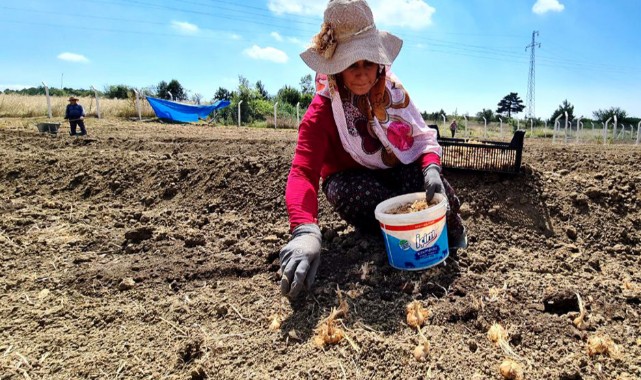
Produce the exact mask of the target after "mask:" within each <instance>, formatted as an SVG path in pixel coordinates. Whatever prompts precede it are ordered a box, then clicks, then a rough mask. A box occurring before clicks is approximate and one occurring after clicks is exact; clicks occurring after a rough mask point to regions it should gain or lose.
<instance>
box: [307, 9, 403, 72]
mask: <svg viewBox="0 0 641 380" xmlns="http://www.w3.org/2000/svg"><path fill="white" fill-rule="evenodd" d="M402 45H403V40H401V39H400V38H398V37H396V36H394V35H393V34H390V33H387V32H384V31H379V30H378V29H376V25H375V24H374V16H373V15H372V10H371V9H370V8H369V6H368V5H367V1H365V0H330V1H329V3H328V4H327V9H325V17H324V20H323V25H322V27H321V31H320V33H318V34H317V35H316V36H315V37H314V39H313V40H312V46H311V47H310V48H309V49H307V50H305V51H304V52H302V53H301V55H300V56H301V58H302V59H303V61H305V63H306V64H307V66H309V67H310V68H311V69H312V70H314V71H315V72H317V73H322V74H336V73H340V72H341V71H343V70H345V69H346V68H348V67H349V66H350V65H351V64H353V63H354V62H357V61H360V60H367V61H370V62H374V63H378V64H381V65H391V64H392V62H393V61H394V59H395V58H396V56H397V55H398V52H399V51H400V50H401V46H402Z"/></svg>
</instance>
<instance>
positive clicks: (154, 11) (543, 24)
mask: <svg viewBox="0 0 641 380" xmlns="http://www.w3.org/2000/svg"><path fill="white" fill-rule="evenodd" d="M369 4H370V6H371V7H372V9H373V12H374V17H375V20H376V23H377V26H378V28H379V29H382V30H387V31H390V32H392V33H394V34H396V35H398V36H399V37H401V38H402V39H403V40H404V45H403V49H402V50H401V53H400V55H399V57H398V58H397V60H396V62H395V63H394V66H393V67H392V69H393V71H394V72H395V73H396V74H397V76H398V77H399V78H400V79H401V81H402V82H403V83H404V85H405V87H406V88H407V89H408V90H409V92H410V94H411V95H412V97H413V99H414V101H415V103H416V105H417V106H418V108H419V109H421V110H425V111H428V112H432V111H438V110H440V109H444V110H445V111H446V112H447V113H450V114H451V113H454V112H457V113H458V114H459V115H463V114H465V113H468V114H469V115H475V114H476V113H477V112H478V111H480V110H481V109H483V108H489V109H492V110H496V105H497V103H498V102H499V101H500V100H501V98H502V97H503V96H505V95H507V94H508V93H509V92H517V93H518V94H519V96H520V97H521V98H522V99H523V101H524V102H526V100H527V89H528V73H529V61H530V52H529V50H528V51H526V49H525V47H526V46H527V45H528V44H530V42H531V39H532V32H533V31H534V30H536V31H538V32H539V35H538V36H537V42H540V43H541V47H540V48H538V47H537V48H536V66H535V68H536V77H535V78H536V81H535V85H536V86H535V114H536V116H538V117H541V118H543V119H547V118H549V117H550V116H551V114H552V112H553V111H554V110H555V109H556V108H557V107H558V106H559V105H560V104H561V102H562V101H563V100H564V99H567V100H568V101H569V102H570V103H571V104H573V105H574V106H575V115H576V116H579V115H583V116H585V117H591V116H592V112H593V111H595V110H597V109H606V108H610V107H621V108H622V109H623V110H625V111H626V112H627V113H628V115H629V116H636V117H641V38H639V33H640V29H639V27H638V18H639V15H641V1H639V0H609V1H603V0H600V1H599V0H465V1H463V0H387V1H382V0H370V1H369ZM325 5H326V2H325V1H320V0H306V1H303V0H251V1H232V0H183V1H170V0H91V1H88V0H85V1H79V0H76V1H74V0H20V1H15V0H2V1H1V2H0V35H1V36H2V38H0V89H4V88H20V87H31V86H37V85H39V84H40V82H41V81H45V82H47V83H48V84H49V86H51V87H60V84H61V82H62V84H63V85H64V86H65V87H74V88H89V87H90V86H91V85H94V86H95V87H96V88H98V89H102V88H104V86H105V85H109V84H126V85H129V86H134V87H147V86H150V85H154V84H157V83H158V82H159V81H161V80H165V81H169V80H171V79H177V80H178V81H180V83H181V84H182V85H183V86H184V87H185V88H186V89H188V90H190V91H191V92H192V93H200V94H202V95H203V96H204V98H205V99H211V98H212V97H213V94H214V93H215V91H216V90H217V89H218V88H219V87H224V88H227V89H229V90H233V89H235V88H236V87H237V86H238V76H239V75H242V76H244V77H246V78H247V79H248V80H249V82H250V83H252V84H253V83H256V82H257V81H259V80H260V81H262V82H263V84H264V85H265V87H266V89H267V91H268V92H269V93H270V94H275V93H276V92H277V91H278V90H279V89H280V88H282V87H283V86H284V85H289V86H294V87H299V82H300V78H301V77H303V76H304V75H306V74H312V72H311V70H310V69H309V68H308V67H307V66H305V64H304V63H303V62H302V60H301V59H300V57H299V56H298V55H299V53H300V52H301V51H303V50H304V49H305V47H306V45H307V44H308V42H309V41H310V39H311V37H312V36H313V35H314V34H315V33H317V32H318V30H319V28H320V24H321V22H322V13H323V9H324V7H325ZM524 116H525V113H521V114H519V117H524Z"/></svg>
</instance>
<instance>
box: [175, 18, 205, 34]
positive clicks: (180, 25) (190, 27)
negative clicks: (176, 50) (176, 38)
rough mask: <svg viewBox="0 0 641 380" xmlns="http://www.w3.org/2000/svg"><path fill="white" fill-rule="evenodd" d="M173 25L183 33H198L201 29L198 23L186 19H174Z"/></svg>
mask: <svg viewBox="0 0 641 380" xmlns="http://www.w3.org/2000/svg"><path fill="white" fill-rule="evenodd" d="M171 27H172V29H174V30H177V31H179V32H180V33H183V34H196V33H198V31H199V30H200V29H199V28H198V25H195V24H192V23H189V22H186V21H172V22H171Z"/></svg>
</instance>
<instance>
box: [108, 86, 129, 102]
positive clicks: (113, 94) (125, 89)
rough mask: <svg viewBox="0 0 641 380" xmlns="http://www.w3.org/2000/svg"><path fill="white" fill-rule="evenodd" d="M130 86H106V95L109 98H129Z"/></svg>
mask: <svg viewBox="0 0 641 380" xmlns="http://www.w3.org/2000/svg"><path fill="white" fill-rule="evenodd" d="M129 90H130V88H129V86H127V85H124V84H118V85H111V86H105V97H106V98H109V99H128V98H129Z"/></svg>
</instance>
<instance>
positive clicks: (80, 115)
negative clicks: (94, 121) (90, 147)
mask: <svg viewBox="0 0 641 380" xmlns="http://www.w3.org/2000/svg"><path fill="white" fill-rule="evenodd" d="M78 100H79V99H78V98H76V97H74V96H71V97H70V98H69V104H67V110H66V111H65V120H69V126H70V127H71V131H70V132H69V135H71V136H77V134H76V127H77V126H79V127H80V136H85V135H86V134H87V130H86V129H85V121H84V119H85V109H84V108H83V107H82V106H81V105H80V104H78Z"/></svg>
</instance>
